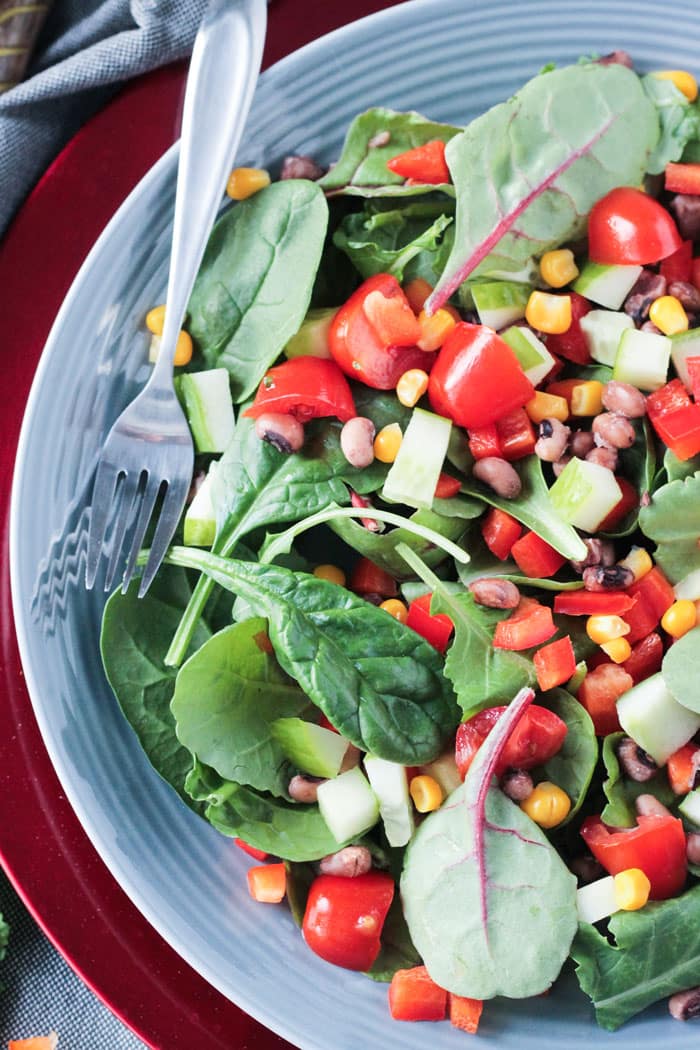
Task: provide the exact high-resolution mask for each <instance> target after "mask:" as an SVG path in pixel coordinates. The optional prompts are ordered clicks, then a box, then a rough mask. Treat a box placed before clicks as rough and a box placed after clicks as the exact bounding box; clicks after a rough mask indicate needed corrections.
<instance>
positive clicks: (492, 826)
mask: <svg viewBox="0 0 700 1050" xmlns="http://www.w3.org/2000/svg"><path fill="white" fill-rule="evenodd" d="M533 695H534V694H533V693H532V690H530V689H525V690H522V692H521V693H519V694H518V695H517V696H516V697H515V699H514V700H513V701H512V703H511V704H510V707H509V708H508V710H507V711H506V712H505V713H504V714H503V716H502V717H501V718H500V719H499V721H498V722H497V724H496V726H495V727H494V729H493V730H492V732H491V733H490V734H489V736H488V737H487V739H486V741H485V743H484V745H483V746H482V747H481V748H480V750H479V752H478V754H477V756H476V759H475V760H474V762H473V763H472V765H471V767H470V769H469V772H468V774H467V777H466V780H465V782H464V784H462V785H461V786H460V787H458V788H457V790H456V791H454V792H453V793H452V794H451V795H450V796H449V798H448V799H447V801H446V802H445V803H444V804H443V806H442V807H441V808H440V809H438V810H436V811H434V812H433V813H430V814H429V815H428V816H427V817H426V819H425V820H424V821H423V822H422V823H421V825H420V826H419V828H418V831H417V832H416V834H415V836H414V838H413V839H412V841H411V842H410V843H409V846H408V849H407V850H406V862H405V865H404V871H403V876H402V878H401V898H402V900H403V905H404V914H405V916H406V921H407V923H408V928H409V931H410V933H411V938H412V940H413V943H414V944H415V946H416V948H417V950H418V952H419V953H420V955H421V956H422V958H423V960H424V962H425V965H426V966H427V968H428V971H429V973H430V976H431V977H432V978H433V980H434V981H435V982H436V983H437V984H439V985H440V986H441V987H442V988H447V989H448V990H449V991H451V992H454V993H456V994H457V995H468V996H471V997H474V998H478V999H490V998H492V997H493V996H495V995H507V996H509V997H511V998H521V997H524V996H529V995H538V994H540V993H541V992H543V991H545V990H546V989H547V988H549V987H550V985H551V984H552V982H553V981H554V979H555V978H556V977H557V976H558V974H559V971H560V970H561V967H562V964H563V963H564V960H565V959H566V957H567V955H568V953H569V948H570V945H571V941H572V938H573V936H574V934H575V932H576V879H575V878H574V876H573V875H572V874H571V872H570V871H568V870H567V868H566V866H565V864H564V862H563V861H562V860H561V858H560V857H559V855H558V853H557V852H556V850H555V849H554V848H553V847H552V846H551V845H550V843H549V842H548V840H547V838H546V836H545V834H544V832H543V831H542V830H541V828H539V827H538V826H537V825H536V824H535V823H533V821H531V820H530V818H529V817H528V816H527V815H526V814H525V813H524V812H523V811H522V810H521V809H520V807H519V806H517V805H515V803H513V802H511V800H510V799H508V798H506V796H505V795H504V794H503V792H502V791H501V790H500V789H499V788H498V787H497V786H495V784H493V783H492V777H493V771H494V767H495V764H496V761H497V760H498V756H499V755H500V753H501V751H502V749H503V746H504V744H505V742H506V740H507V738H508V736H509V734H510V733H511V731H512V729H513V727H514V725H515V724H516V722H517V721H518V719H519V718H520V716H521V715H522V713H523V711H524V710H525V708H526V707H527V705H528V704H529V703H530V702H531V700H532V698H533ZM450 901H458V902H459V907H449V906H448V907H446V903H445V902H450ZM516 931H517V933H516ZM514 936H517V950H516V949H515V941H514Z"/></svg>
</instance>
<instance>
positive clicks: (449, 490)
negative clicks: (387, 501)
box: [433, 471, 462, 499]
mask: <svg viewBox="0 0 700 1050" xmlns="http://www.w3.org/2000/svg"><path fill="white" fill-rule="evenodd" d="M461 487H462V482H461V481H460V479H459V478H455V477H453V476H452V475H451V474H445V473H444V471H441V472H440V476H439V478H438V479H437V485H436V486H435V492H434V493H433V495H434V497H435V499H451V498H452V497H453V496H456V495H457V493H458V492H459V490H460V489H461Z"/></svg>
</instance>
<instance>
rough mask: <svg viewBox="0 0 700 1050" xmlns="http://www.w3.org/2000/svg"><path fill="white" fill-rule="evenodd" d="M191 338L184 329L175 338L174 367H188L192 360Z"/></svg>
mask: <svg viewBox="0 0 700 1050" xmlns="http://www.w3.org/2000/svg"><path fill="white" fill-rule="evenodd" d="M193 349H194V348H193V346H192V337H191V336H190V334H189V332H186V331H185V330H184V329H182V330H181V332H180V334H179V336H178V337H177V343H176V345H175V357H174V358H173V364H174V365H188V364H189V363H190V361H191V360H192V351H193Z"/></svg>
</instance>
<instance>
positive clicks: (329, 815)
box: [318, 766, 379, 842]
mask: <svg viewBox="0 0 700 1050" xmlns="http://www.w3.org/2000/svg"><path fill="white" fill-rule="evenodd" d="M318 808H319V809H320V811H321V816H322V817H323V819H324V820H325V822H326V824H327V825H328V829H329V831H330V833H331V835H333V837H334V838H335V839H336V840H337V841H338V842H347V841H348V840H349V839H354V838H356V837H357V836H358V835H361V834H362V833H363V832H364V831H369V829H370V828H371V827H374V825H375V824H376V823H377V821H378V820H379V803H378V801H377V796H376V795H375V794H374V792H373V791H372V788H371V787H370V786H369V783H368V782H367V778H366V777H365V775H364V773H363V772H362V770H361V769H360V768H359V766H355V768H354V769H349V770H348V771H347V773H341V774H340V776H339V777H336V778H335V779H334V780H326V781H325V783H323V784H319V786H318Z"/></svg>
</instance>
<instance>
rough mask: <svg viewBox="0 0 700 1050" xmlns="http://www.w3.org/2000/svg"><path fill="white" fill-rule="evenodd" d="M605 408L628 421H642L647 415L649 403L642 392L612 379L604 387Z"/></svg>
mask: <svg viewBox="0 0 700 1050" xmlns="http://www.w3.org/2000/svg"><path fill="white" fill-rule="evenodd" d="M603 406H604V407H605V408H607V410H608V412H618V413H619V414H620V415H623V416H627V418H628V419H641V417H642V416H645V415H646V414H647V401H646V398H645V397H644V394H643V393H642V392H641V390H637V388H636V386H632V384H631V383H620V382H618V381H617V380H616V379H611V380H610V382H609V383H606V384H605V386H604V387H603Z"/></svg>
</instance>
